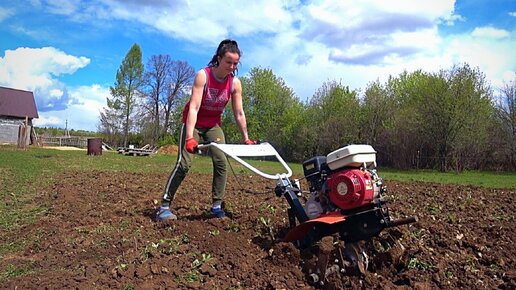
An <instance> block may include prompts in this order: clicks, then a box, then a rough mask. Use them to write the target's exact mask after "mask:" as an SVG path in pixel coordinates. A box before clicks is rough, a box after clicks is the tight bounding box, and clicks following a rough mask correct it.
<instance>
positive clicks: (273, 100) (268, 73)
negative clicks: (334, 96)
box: [223, 68, 302, 153]
mask: <svg viewBox="0 0 516 290" xmlns="http://www.w3.org/2000/svg"><path fill="white" fill-rule="evenodd" d="M241 82H242V89H243V92H242V97H243V106H244V111H245V115H246V119H247V124H248V131H249V136H250V137H251V138H254V139H261V140H266V141H268V142H270V143H271V144H273V145H274V146H276V147H277V148H276V149H278V151H281V152H280V153H283V152H285V151H287V150H286V148H287V147H289V146H291V145H292V140H291V136H290V135H289V134H291V131H292V126H294V124H295V122H296V121H295V120H296V117H297V116H296V114H298V113H295V112H294V111H295V110H296V109H301V108H302V104H301V102H300V101H299V99H298V98H297V97H296V96H295V95H294V92H293V91H292V89H291V88H289V87H287V86H286V84H285V82H284V81H283V79H281V78H279V77H277V76H276V75H274V73H273V72H272V70H270V69H263V68H253V69H251V71H250V72H249V75H248V76H245V77H242V78H241ZM223 117H224V121H223V123H224V126H225V132H226V138H227V139H228V142H241V140H240V133H239V132H238V129H237V127H236V124H235V122H234V120H233V114H232V112H231V107H230V106H228V110H227V112H226V113H225V114H224V116H223Z"/></svg>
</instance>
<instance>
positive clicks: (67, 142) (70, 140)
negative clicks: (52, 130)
mask: <svg viewBox="0 0 516 290" xmlns="http://www.w3.org/2000/svg"><path fill="white" fill-rule="evenodd" d="M39 138H40V141H41V144H42V145H44V146H73V147H79V148H87V147H88V138H85V137H74V136H70V137H67V136H62V137H44V136H40V137H39Z"/></svg>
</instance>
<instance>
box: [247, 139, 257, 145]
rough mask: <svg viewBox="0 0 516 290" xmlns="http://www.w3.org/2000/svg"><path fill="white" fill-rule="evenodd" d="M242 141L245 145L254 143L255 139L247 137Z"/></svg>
mask: <svg viewBox="0 0 516 290" xmlns="http://www.w3.org/2000/svg"><path fill="white" fill-rule="evenodd" d="M244 143H245V145H254V144H256V141H254V140H250V139H247V140H245V141H244Z"/></svg>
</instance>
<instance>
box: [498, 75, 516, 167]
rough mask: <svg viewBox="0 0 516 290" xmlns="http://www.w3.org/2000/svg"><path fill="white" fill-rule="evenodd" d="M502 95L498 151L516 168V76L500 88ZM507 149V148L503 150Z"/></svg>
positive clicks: (499, 101)
mask: <svg viewBox="0 0 516 290" xmlns="http://www.w3.org/2000/svg"><path fill="white" fill-rule="evenodd" d="M500 92H501V93H502V95H501V96H500V99H499V100H498V101H497V102H496V117H497V119H498V124H499V126H500V129H501V135H500V136H497V138H496V140H498V142H501V143H503V144H498V146H497V147H498V148H497V150H498V151H501V152H499V153H500V154H501V155H502V158H500V159H501V160H505V162H504V163H506V166H507V167H508V168H509V169H512V170H514V168H515V167H516V77H515V78H514V80H513V81H511V82H510V83H505V84H504V86H503V87H502V89H501V90H500ZM501 149H505V150H501Z"/></svg>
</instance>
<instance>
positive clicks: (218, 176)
mask: <svg viewBox="0 0 516 290" xmlns="http://www.w3.org/2000/svg"><path fill="white" fill-rule="evenodd" d="M240 56H241V53H240V49H239V48H238V44H237V42H236V41H234V40H230V39H225V40H223V41H222V42H221V43H220V44H219V46H218V48H217V51H216V52H215V55H213V57H212V59H211V61H210V62H209V63H208V66H207V67H205V68H204V69H201V70H199V71H198V72H197V74H196V76H195V80H194V84H193V87H192V96H191V98H190V101H189V102H188V103H187V104H186V106H185V108H184V110H183V126H182V128H181V137H180V142H179V144H180V148H181V150H179V153H178V156H177V162H176V166H175V167H174V170H173V171H172V173H171V174H170V176H169V178H168V181H167V184H166V185H165V190H164V195H163V200H162V203H161V207H160V209H159V211H158V213H157V220H160V221H162V220H175V219H177V216H176V215H175V214H173V213H172V211H171V210H170V205H171V203H172V201H173V200H174V196H175V193H176V191H177V189H178V188H179V185H180V184H181V182H182V181H183V179H184V178H185V177H186V174H187V173H188V170H189V169H190V166H191V164H192V154H193V153H194V152H195V150H196V147H197V145H198V144H199V143H198V142H199V141H200V140H203V141H204V142H206V141H210V142H217V143H221V144H224V143H225V138H224V132H223V131H222V129H221V128H220V124H221V120H222V118H221V116H222V113H223V111H224V108H225V107H226V104H227V103H228V101H229V99H231V104H232V108H233V113H234V116H235V120H236V123H237V126H238V128H239V130H240V133H241V135H242V139H243V140H244V143H245V144H248V145H249V144H255V143H256V142H255V141H252V140H250V139H249V137H248V135H247V125H246V119H245V114H244V109H243V107H242V84H241V83H240V80H239V79H238V78H237V77H236V76H235V75H234V73H233V72H235V71H237V66H238V63H239V61H240ZM211 153H212V154H211V157H212V160H213V184H212V200H213V203H212V208H211V212H212V214H213V216H214V217H217V218H222V217H224V216H225V213H224V210H223V209H222V207H221V205H222V200H223V198H224V193H225V188H226V180H227V172H226V156H225V155H224V153H222V152H220V151H219V150H212V152H211Z"/></svg>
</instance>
